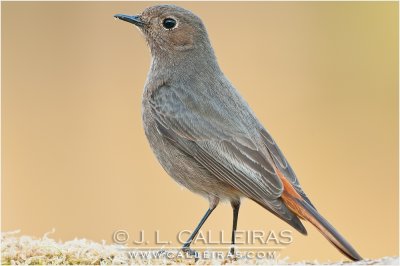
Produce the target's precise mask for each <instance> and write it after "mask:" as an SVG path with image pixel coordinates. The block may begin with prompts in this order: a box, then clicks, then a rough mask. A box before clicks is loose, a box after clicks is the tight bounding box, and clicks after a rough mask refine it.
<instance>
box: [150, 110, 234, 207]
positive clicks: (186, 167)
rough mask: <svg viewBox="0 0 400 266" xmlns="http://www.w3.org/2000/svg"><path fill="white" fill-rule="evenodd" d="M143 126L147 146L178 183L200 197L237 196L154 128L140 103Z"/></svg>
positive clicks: (230, 188) (227, 198)
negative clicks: (147, 142) (148, 145)
mask: <svg viewBox="0 0 400 266" xmlns="http://www.w3.org/2000/svg"><path fill="white" fill-rule="evenodd" d="M143 127H144V129H145V134H146V136H147V139H148V141H149V144H150V147H151V149H152V150H153V152H154V154H155V156H156V157H157V159H158V161H159V162H160V164H161V166H162V167H163V168H164V170H165V171H166V172H167V173H168V174H169V175H170V176H171V177H172V178H173V179H174V180H175V181H176V182H177V183H179V184H180V185H182V186H184V187H186V188H187V189H189V190H191V191H193V192H195V193H198V194H200V195H202V196H205V197H208V196H209V195H213V196H217V197H218V198H220V199H221V200H229V199H238V198H239V197H240V195H239V192H238V191H237V190H236V189H234V188H233V187H231V186H230V185H228V184H226V183H224V182H221V181H220V180H218V179H217V178H216V177H215V176H213V175H212V174H211V173H210V172H209V171H208V170H207V169H206V168H204V167H203V166H201V165H200V164H199V163H198V162H197V161H195V160H194V159H193V158H192V157H190V156H188V155H186V154H185V153H182V152H181V151H180V150H179V149H177V148H176V147H175V146H174V145H172V144H171V143H170V141H169V140H168V139H166V138H165V137H163V136H162V135H161V134H160V133H159V132H158V131H157V128H156V122H155V120H154V118H153V117H152V116H151V113H150V110H149V107H147V106H146V105H144V106H143Z"/></svg>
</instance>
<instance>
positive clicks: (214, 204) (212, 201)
mask: <svg viewBox="0 0 400 266" xmlns="http://www.w3.org/2000/svg"><path fill="white" fill-rule="evenodd" d="M218 202H219V199H218V198H210V207H209V208H208V210H207V212H206V214H204V216H203V218H201V220H200V222H199V224H198V225H197V226H196V228H195V229H194V231H193V233H192V234H191V235H190V236H189V238H188V240H186V242H185V243H184V244H183V246H182V250H183V251H185V252H188V253H189V254H190V255H196V252H195V251H194V250H191V249H190V248H189V247H190V244H191V243H192V241H193V239H194V238H195V237H196V235H197V233H198V232H199V230H200V228H201V227H202V226H203V224H204V223H205V221H206V220H207V218H208V216H210V214H211V213H212V212H213V210H214V209H215V208H216V207H217V205H218Z"/></svg>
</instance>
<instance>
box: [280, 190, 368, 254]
mask: <svg viewBox="0 0 400 266" xmlns="http://www.w3.org/2000/svg"><path fill="white" fill-rule="evenodd" d="M292 195H293V194H291V193H285V192H284V193H283V194H282V198H283V201H284V202H285V203H286V205H287V206H288V207H289V209H291V210H292V211H293V212H294V213H296V214H297V215H298V216H300V218H303V219H305V220H307V221H309V222H310V223H312V224H313V225H314V226H315V227H316V228H317V229H318V230H319V231H320V232H321V233H322V235H323V236H325V237H326V239H328V240H329V242H331V243H332V244H333V245H334V246H335V247H336V248H337V249H338V250H339V251H340V252H341V253H343V254H344V255H345V256H347V257H348V258H349V259H351V260H354V261H358V260H362V257H361V256H360V255H359V254H358V253H357V251H355V249H354V248H353V247H352V246H351V245H350V244H349V242H347V241H346V239H344V238H343V237H342V236H341V235H340V234H339V232H338V231H336V229H335V228H334V227H333V226H332V225H331V224H330V223H329V222H328V221H327V220H325V218H324V217H322V216H321V215H320V214H319V213H318V212H317V211H316V210H315V209H314V208H313V207H312V206H311V205H310V204H309V203H307V202H306V201H305V200H303V199H302V198H301V197H295V196H292Z"/></svg>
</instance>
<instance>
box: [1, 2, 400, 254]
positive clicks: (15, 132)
mask: <svg viewBox="0 0 400 266" xmlns="http://www.w3.org/2000/svg"><path fill="white" fill-rule="evenodd" d="M152 4H153V3H149V2H147V3H145V2H137V3H135V2H117V3H110V2H92V3H88V2H70V3H66V2H58V3H55V2H53V3H52V2H47V3H46V2H37V3H27V2H3V3H2V84H1V85H2V129H3V130H2V144H3V146H2V158H3V161H2V199H1V200H2V219H1V221H2V231H10V230H15V229H21V230H22V234H26V235H33V236H42V235H43V234H44V233H45V232H47V231H50V230H51V229H52V228H55V229H56V232H55V234H54V235H53V237H54V238H56V239H61V240H69V239H72V238H74V237H79V238H89V239H92V240H96V241H99V240H101V239H105V240H107V242H108V243H111V242H112V241H111V240H112V238H111V236H112V234H113V232H114V231H115V230H119V229H124V230H127V231H128V232H129V233H130V237H131V239H133V238H135V239H137V238H138V234H139V231H140V230H144V231H145V234H149V236H146V237H148V238H150V241H151V243H152V242H154V237H153V233H154V232H155V231H156V230H159V231H160V238H161V239H162V240H175V239H176V235H177V233H178V232H179V231H180V230H183V229H188V230H192V229H193V228H194V226H195V225H196V224H197V222H198V221H199V219H200V217H201V216H202V215H203V213H204V212H205V210H206V208H207V207H208V204H207V202H206V201H205V200H204V199H202V198H200V197H199V196H197V195H194V194H192V193H190V192H188V191H186V190H184V189H182V188H180V187H179V186H178V185H177V184H175V183H174V182H173V181H172V179H170V178H169V177H168V176H167V174H166V173H165V172H164V171H163V169H162V168H161V166H160V165H159V164H158V163H157V161H156V159H155V157H154V156H153V154H152V152H151V150H150V148H149V146H148V144H147V140H146V138H145V135H144V132H143V129H142V125H141V93H142V87H143V84H144V81H145V78H146V73H147V71H148V68H149V63H150V56H149V51H148V49H147V47H146V44H145V41H144V40H143V39H142V36H141V35H140V34H139V32H138V31H137V30H136V29H135V28H134V27H133V25H130V24H128V23H125V22H122V21H116V20H114V19H113V17H112V16H113V15H114V14H116V13H128V14H135V13H139V12H140V11H141V10H143V9H144V8H145V7H147V6H149V5H152ZM178 4H179V5H181V6H183V7H186V8H188V9H190V10H192V11H194V12H195V13H197V14H198V15H199V16H201V17H202V19H203V20H204V22H205V24H206V26H207V28H208V31H209V35H210V38H211V41H212V44H213V45H214V48H215V50H216V54H217V57H218V59H219V62H220V64H221V66H222V68H223V70H224V71H225V73H226V74H227V76H228V77H229V79H230V80H231V81H232V82H233V83H234V84H235V86H236V87H237V88H238V89H239V91H240V92H241V94H242V95H243V96H244V97H245V99H246V100H247V101H248V102H249V104H250V105H251V106H252V108H253V109H254V111H255V112H256V114H257V115H258V117H259V119H260V120H261V121H262V122H263V123H264V125H265V126H266V128H268V129H269V131H270V132H271V133H272V135H273V136H274V138H275V140H276V141H277V142H278V143H279V145H280V147H281V149H282V150H283V152H284V153H285V155H286V157H287V158H288V160H289V161H290V163H291V164H292V166H293V168H294V169H295V171H296V173H297V175H298V177H299V178H300V181H301V184H302V186H303V188H304V190H305V191H306V192H307V193H308V195H309V197H310V198H311V200H312V201H313V202H314V204H315V205H316V207H317V208H318V209H319V211H320V212H321V213H322V214H323V215H324V216H325V217H326V218H327V219H328V220H329V221H331V223H332V224H333V225H334V226H335V227H336V228H337V229H338V230H339V231H340V232H341V233H342V234H343V235H344V236H345V237H346V238H347V239H348V240H349V241H350V242H351V243H352V244H353V245H354V247H356V248H357V249H358V250H359V252H360V253H361V255H363V256H364V257H367V258H371V257H380V256H387V255H392V256H393V255H396V254H398V247H399V246H398V233H399V231H398V214H399V213H398V207H399V206H398V171H397V170H398V152H397V150H398V130H397V129H398V91H397V88H398V26H397V25H398V14H397V12H398V4H397V3H395V2H386V3H376V2H364V3H354V2H336V3H335V2H319V3H318V2H314V3H306V2H302V3H289V2H281V3H279V2H265V3H261V2H258V3H254V2H253V3H240V2H236V3H216V2H215V3H210V2H207V3H196V2H191V3H184V2H180V3H178ZM231 215H232V214H231V208H230V206H228V205H221V206H219V207H218V208H217V210H216V211H215V212H214V214H213V215H212V216H211V218H210V219H209V220H208V221H207V223H206V224H205V226H204V227H203V231H204V232H206V231H208V230H212V232H215V234H218V233H219V232H220V231H221V230H225V232H226V235H227V237H226V239H227V240H229V234H230V233H229V232H230V230H231ZM306 226H307V228H308V231H309V236H308V237H304V236H301V235H299V234H298V233H296V232H294V243H293V244H291V245H289V247H287V248H286V249H284V250H283V251H282V254H281V255H282V256H289V257H290V260H291V261H294V260H300V259H319V260H320V261H326V260H329V259H330V260H336V259H341V258H343V257H342V255H341V254H340V253H339V252H338V251H337V250H336V249H335V248H333V247H332V246H331V245H330V244H329V243H328V242H327V241H326V240H325V239H324V238H323V237H322V236H321V235H320V234H319V233H318V232H317V231H316V230H315V229H314V228H313V227H312V226H311V225H310V224H307V225H306ZM239 229H240V230H252V229H256V230H266V231H267V232H268V231H269V230H274V231H275V232H279V231H280V230H283V229H290V228H289V226H287V225H286V224H285V223H283V222H281V221H280V220H278V219H277V218H276V217H275V216H273V215H271V214H270V213H268V212H266V211H265V210H264V209H262V208H261V207H259V206H258V205H256V204H254V203H252V202H250V201H247V200H246V201H244V202H243V205H242V208H241V211H240V216H239ZM174 243H176V241H175V242H174ZM254 246H259V245H254Z"/></svg>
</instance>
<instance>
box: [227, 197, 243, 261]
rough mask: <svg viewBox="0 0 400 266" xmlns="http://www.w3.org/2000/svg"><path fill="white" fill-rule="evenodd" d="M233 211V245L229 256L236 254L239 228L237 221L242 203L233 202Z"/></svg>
mask: <svg viewBox="0 0 400 266" xmlns="http://www.w3.org/2000/svg"><path fill="white" fill-rule="evenodd" d="M231 205H232V210H233V226H232V241H231V243H232V245H231V250H230V252H229V254H232V255H234V254H235V235H236V228H237V221H238V216H239V208H240V201H232V202H231Z"/></svg>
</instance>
